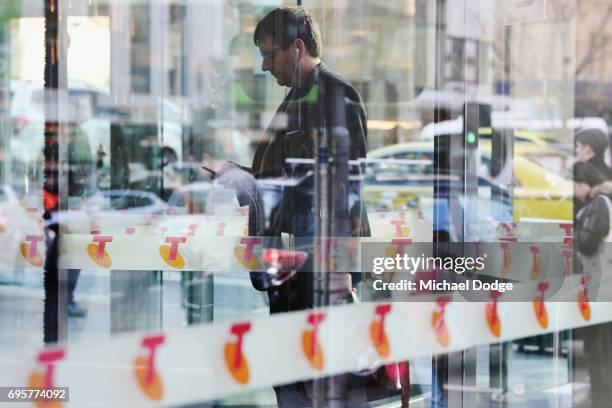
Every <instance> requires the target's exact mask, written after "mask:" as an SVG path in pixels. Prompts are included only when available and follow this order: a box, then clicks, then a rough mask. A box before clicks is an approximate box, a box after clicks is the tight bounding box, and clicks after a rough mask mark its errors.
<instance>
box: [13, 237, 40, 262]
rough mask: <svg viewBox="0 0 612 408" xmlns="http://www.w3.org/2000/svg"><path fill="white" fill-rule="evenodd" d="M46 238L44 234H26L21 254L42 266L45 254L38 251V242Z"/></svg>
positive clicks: (27, 259) (29, 260)
mask: <svg viewBox="0 0 612 408" xmlns="http://www.w3.org/2000/svg"><path fill="white" fill-rule="evenodd" d="M44 239H45V238H44V237H43V236H42V235H26V237H25V241H26V242H22V243H21V246H20V248H19V249H20V251H21V256H23V257H24V258H25V259H26V261H28V262H29V263H30V264H32V265H34V266H37V267H41V266H43V256H42V255H41V254H40V252H38V250H37V249H38V243H39V242H42V241H43V240H44Z"/></svg>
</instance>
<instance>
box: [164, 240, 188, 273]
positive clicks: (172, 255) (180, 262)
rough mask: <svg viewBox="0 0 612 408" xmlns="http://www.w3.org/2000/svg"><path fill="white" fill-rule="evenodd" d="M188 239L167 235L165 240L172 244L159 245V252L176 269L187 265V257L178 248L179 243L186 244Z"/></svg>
mask: <svg viewBox="0 0 612 408" xmlns="http://www.w3.org/2000/svg"><path fill="white" fill-rule="evenodd" d="M186 241H187V238H185V237H166V238H165V240H164V242H166V243H167V244H170V245H162V246H160V247H159V254H160V255H161V257H162V259H163V260H164V262H166V263H167V264H168V265H170V266H171V267H173V268H176V269H183V268H184V267H185V258H183V256H182V255H181V253H180V252H179V250H178V247H179V244H184V243H185V242H186Z"/></svg>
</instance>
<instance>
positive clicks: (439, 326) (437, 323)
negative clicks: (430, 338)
mask: <svg viewBox="0 0 612 408" xmlns="http://www.w3.org/2000/svg"><path fill="white" fill-rule="evenodd" d="M449 302H450V299H449V298H447V297H441V298H439V299H438V300H437V301H436V303H437V304H438V310H434V311H433V312H432V314H431V327H432V328H433V331H434V334H435V335H436V340H437V341H438V343H439V344H440V345H441V346H443V347H447V346H448V344H449V342H450V335H449V333H448V328H447V327H446V322H445V321H444V314H445V312H446V305H448V303H449Z"/></svg>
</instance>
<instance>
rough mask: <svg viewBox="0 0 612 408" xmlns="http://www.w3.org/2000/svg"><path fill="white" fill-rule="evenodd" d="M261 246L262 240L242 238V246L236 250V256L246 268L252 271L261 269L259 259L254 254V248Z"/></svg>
mask: <svg viewBox="0 0 612 408" xmlns="http://www.w3.org/2000/svg"><path fill="white" fill-rule="evenodd" d="M259 244H261V238H256V237H245V238H240V245H238V246H236V247H235V248H234V256H235V257H236V259H238V262H240V263H241V264H242V265H244V267H245V268H247V269H250V270H256V269H259V268H260V263H259V258H257V255H255V254H254V253H253V248H255V246H256V245H259ZM242 245H245V246H242Z"/></svg>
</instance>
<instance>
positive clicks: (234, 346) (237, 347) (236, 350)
mask: <svg viewBox="0 0 612 408" xmlns="http://www.w3.org/2000/svg"><path fill="white" fill-rule="evenodd" d="M249 330H251V323H237V324H234V325H232V326H231V327H230V333H231V334H232V335H234V336H236V341H235V342H233V341H230V342H227V343H225V347H224V348H223V356H224V358H225V365H226V366H227V369H228V370H229V372H230V374H231V375H232V377H234V380H236V381H238V383H240V384H247V383H248V382H249V376H250V374H249V363H248V361H247V360H246V357H245V356H244V353H243V352H242V345H243V340H244V335H245V334H246V333H247V332H248V331H249Z"/></svg>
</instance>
